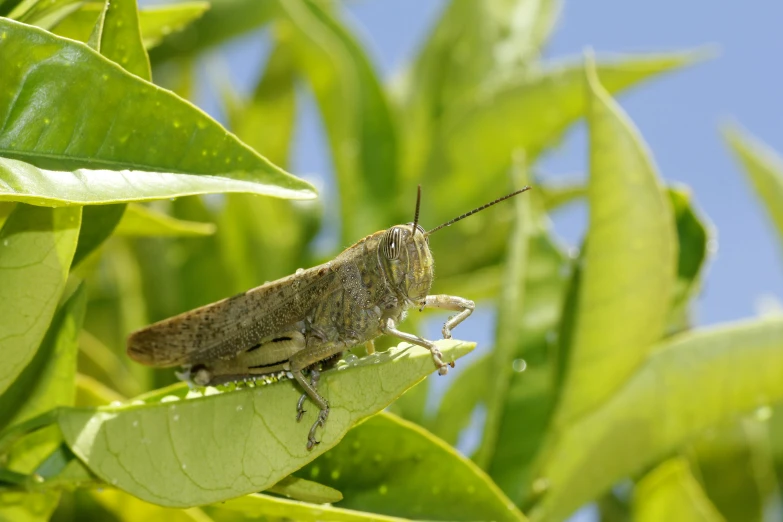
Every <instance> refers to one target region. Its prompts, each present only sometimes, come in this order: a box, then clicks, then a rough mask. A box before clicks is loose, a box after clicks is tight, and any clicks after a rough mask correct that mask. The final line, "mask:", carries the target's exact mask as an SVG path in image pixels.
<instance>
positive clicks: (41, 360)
mask: <svg viewBox="0 0 783 522" xmlns="http://www.w3.org/2000/svg"><path fill="white" fill-rule="evenodd" d="M84 304H85V292H84V288H83V286H80V287H78V288H77V289H76V291H75V292H74V293H73V294H72V295H71V296H70V297H69V298H68V299H67V300H66V301H65V303H63V305H62V306H61V307H60V309H59V310H58V311H57V313H56V314H55V316H54V318H53V320H52V323H51V325H50V326H49V330H48V331H47V333H46V336H45V337H44V339H43V341H42V343H41V347H40V348H39V350H38V352H37V353H36V354H35V357H34V358H33V360H32V361H31V362H30V364H28V365H27V367H26V368H25V369H24V371H23V372H22V374H21V375H20V376H19V377H18V378H17V380H16V381H14V383H13V384H12V385H11V387H10V388H9V389H8V390H6V392H5V394H3V395H2V396H0V428H2V427H3V426H6V425H10V424H17V423H20V422H24V421H26V420H28V419H30V418H32V417H35V416H37V415H40V414H41V413H44V412H46V411H48V410H50V409H52V408H55V407H57V406H72V405H73V403H74V398H75V377H76V350H77V345H76V342H77V336H78V333H79V330H80V329H81V323H82V319H83V317H84ZM59 444H60V437H59V435H58V434H57V431H56V430H52V429H51V427H49V428H47V429H44V430H41V431H39V432H36V433H34V434H32V435H30V436H28V437H26V438H24V439H22V440H20V441H19V442H17V443H16V444H14V445H12V446H10V447H9V448H7V450H8V452H7V454H5V455H3V457H2V461H3V467H7V468H8V469H9V470H13V471H15V472H19V473H23V474H32V472H33V471H34V470H36V468H38V467H39V463H40V462H41V461H43V460H44V459H45V457H46V455H48V454H49V453H51V452H52V451H53V450H54V449H55V448H56V447H57V446H58V445H59ZM58 498H59V494H58V493H57V492H53V491H41V492H29V493H6V492H0V519H2V520H26V519H31V520H35V519H38V518H40V519H47V518H48V516H49V514H51V512H52V511H53V510H54V507H55V506H56V505H57V500H58Z"/></svg>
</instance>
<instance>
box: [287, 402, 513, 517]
mask: <svg viewBox="0 0 783 522" xmlns="http://www.w3.org/2000/svg"><path fill="white" fill-rule="evenodd" d="M297 474H298V475H299V476H302V477H306V478H309V479H312V480H318V481H319V482H322V483H324V484H326V485H328V486H331V487H334V488H336V489H339V490H340V491H342V493H343V496H344V497H345V498H344V499H343V501H342V502H340V507H344V508H349V509H356V510H361V511H369V512H373V513H380V514H383V515H389V516H399V517H404V518H414V519H424V520H498V521H500V520H516V521H519V520H524V517H523V516H522V514H521V513H520V512H519V511H518V510H517V509H516V506H514V504H513V503H512V502H511V501H510V500H509V499H508V498H506V496H505V495H503V493H502V492H501V491H500V490H499V489H498V488H497V486H495V484H493V483H492V481H491V480H490V479H489V477H487V476H486V475H485V474H484V473H483V472H482V471H481V470H480V469H479V468H478V467H477V466H476V465H475V464H473V463H472V462H471V461H469V460H468V459H466V458H464V457H462V456H461V455H459V453H457V452H456V451H455V450H454V448H452V447H451V446H449V445H447V444H446V443H444V442H443V441H441V440H439V439H437V438H435V437H433V436H432V435H431V434H430V433H429V432H427V431H425V430H424V429H422V428H421V427H419V426H417V425H416V424H413V423H411V422H408V421H405V420H403V419H400V418H399V417H396V416H394V415H391V414H388V413H380V414H378V415H375V416H373V417H370V418H369V419H367V420H366V421H365V422H363V423H362V424H360V425H359V426H356V427H355V428H353V429H352V430H351V431H349V432H348V434H347V435H346V436H345V438H344V439H343V440H342V442H340V444H338V445H337V446H335V447H334V448H333V449H331V450H330V451H328V452H327V453H325V454H324V455H322V456H321V457H319V458H318V459H316V460H315V461H313V462H312V463H310V464H309V465H308V466H306V467H305V468H303V469H302V471H300V472H298V473H297ZM466 499H470V500H469V501H466Z"/></svg>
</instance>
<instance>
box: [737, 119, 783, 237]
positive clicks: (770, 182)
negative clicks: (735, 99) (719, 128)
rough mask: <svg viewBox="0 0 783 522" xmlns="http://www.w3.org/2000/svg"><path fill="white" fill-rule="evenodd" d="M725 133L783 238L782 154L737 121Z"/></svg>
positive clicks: (779, 234)
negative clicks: (740, 125) (736, 123)
mask: <svg viewBox="0 0 783 522" xmlns="http://www.w3.org/2000/svg"><path fill="white" fill-rule="evenodd" d="M723 137H724V139H725V140H726V142H727V143H728V145H729V146H730V147H731V150H732V152H734V154H735V156H736V158H737V159H738V160H739V162H740V164H741V165H742V167H743V168H744V169H745V173H746V174H747V176H748V179H749V180H750V183H751V186H752V187H753V188H754V189H755V190H756V194H757V195H758V197H759V199H760V200H761V202H762V203H764V207H765V208H766V209H767V212H768V213H769V217H770V218H771V219H772V223H774V224H775V228H777V230H778V236H779V237H781V238H783V158H781V157H780V155H779V154H778V153H776V152H775V151H774V150H772V149H771V148H770V147H769V146H767V145H766V144H765V143H763V142H761V141H760V140H759V139H757V138H755V137H754V136H752V135H751V134H750V133H749V132H747V131H745V130H744V129H742V128H740V127H739V126H737V125H733V126H727V127H725V128H724V129H723Z"/></svg>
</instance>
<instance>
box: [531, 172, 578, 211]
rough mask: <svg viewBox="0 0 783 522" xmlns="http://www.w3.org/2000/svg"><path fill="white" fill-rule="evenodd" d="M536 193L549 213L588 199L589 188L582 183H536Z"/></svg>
mask: <svg viewBox="0 0 783 522" xmlns="http://www.w3.org/2000/svg"><path fill="white" fill-rule="evenodd" d="M536 192H537V193H538V194H539V195H540V197H541V200H542V201H543V205H544V208H545V209H546V210H547V211H548V212H551V211H553V210H557V209H559V208H560V207H562V206H565V205H567V204H569V203H572V202H574V201H577V200H580V199H583V198H586V197H587V187H586V186H585V184H584V183H583V182H582V181H570V180H569V181H565V182H563V181H560V182H554V183H536Z"/></svg>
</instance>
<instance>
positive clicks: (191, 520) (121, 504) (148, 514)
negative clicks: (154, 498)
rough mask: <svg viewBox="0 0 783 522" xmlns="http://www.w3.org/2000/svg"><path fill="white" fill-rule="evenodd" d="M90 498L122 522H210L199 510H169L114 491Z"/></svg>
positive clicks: (106, 491) (95, 493)
mask: <svg viewBox="0 0 783 522" xmlns="http://www.w3.org/2000/svg"><path fill="white" fill-rule="evenodd" d="M92 498H93V499H95V500H96V501H97V502H98V503H99V504H100V505H102V506H103V507H104V508H106V509H107V510H109V511H110V512H111V513H112V514H114V516H115V517H117V520H120V521H124V522H137V521H139V520H144V521H146V522H210V521H211V519H210V518H209V516H207V515H206V514H205V513H204V512H203V511H202V510H201V509H198V508H190V509H170V508H164V507H160V506H155V505H152V504H148V503H147V502H144V501H142V500H139V499H138V498H134V497H132V496H131V495H128V494H126V493H123V492H122V491H117V490H114V489H104V490H102V491H99V492H98V491H96V492H94V493H92Z"/></svg>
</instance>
